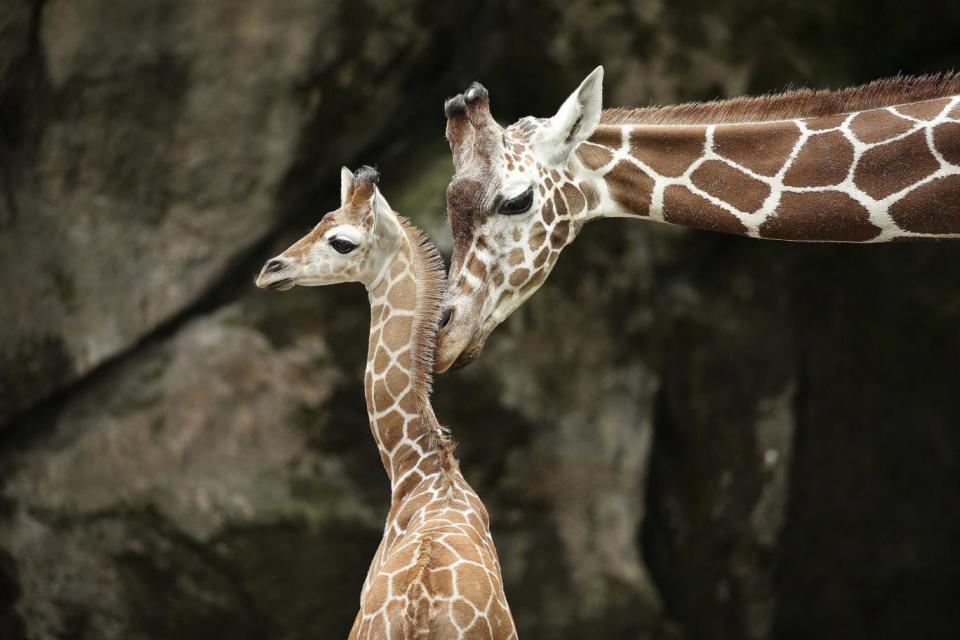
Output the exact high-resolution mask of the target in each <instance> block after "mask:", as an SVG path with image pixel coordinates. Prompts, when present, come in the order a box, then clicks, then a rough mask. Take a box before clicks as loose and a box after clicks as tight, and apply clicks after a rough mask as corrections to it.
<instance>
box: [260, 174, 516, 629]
mask: <svg viewBox="0 0 960 640" xmlns="http://www.w3.org/2000/svg"><path fill="white" fill-rule="evenodd" d="M378 178H379V176H378V175H377V173H376V171H374V170H373V169H371V168H369V167H364V168H362V169H360V170H359V171H357V172H356V173H355V174H351V173H350V171H349V170H347V169H346V168H344V169H342V170H341V172H340V180H341V186H340V208H339V209H337V210H336V211H331V212H330V213H328V214H326V215H325V216H324V217H323V219H322V220H321V221H320V223H319V224H318V225H317V226H316V227H314V229H313V230H312V231H311V232H310V233H308V234H307V235H306V236H304V237H303V238H301V239H300V240H298V241H297V242H296V243H294V244H293V246H291V247H290V248H289V249H287V250H286V251H284V252H283V253H282V254H280V255H279V256H277V257H276V258H272V259H271V260H268V261H267V263H266V264H265V265H264V267H263V271H262V272H261V273H260V276H259V277H258V278H257V286H258V287H268V288H271V289H276V290H278V291H285V290H287V289H290V288H291V287H293V286H294V285H298V284H299V285H304V286H320V285H325V284H335V283H338V282H361V283H363V284H364V285H365V286H366V288H367V291H368V292H369V295H370V309H371V319H370V342H369V348H368V351H367V370H366V375H365V378H364V389H365V393H366V399H367V412H368V414H369V416H370V428H371V430H372V431H373V437H374V439H375V440H376V443H377V448H378V449H379V450H380V457H381V459H382V460H383V466H384V467H385V468H386V470H387V476H389V478H390V486H391V491H392V497H391V504H390V512H389V514H388V515H387V523H386V527H385V528H384V533H383V539H382V540H381V541H380V548H379V549H378V550H377V553H376V555H375V556H374V558H373V562H372V563H371V565H370V571H369V572H368V573H367V579H366V581H365V582H364V585H363V590H362V592H361V594H360V612H359V613H358V614H357V618H356V620H355V621H354V623H353V629H352V630H351V631H350V636H349V637H350V638H351V639H353V638H359V639H367V638H370V639H372V638H398V639H399V638H402V639H405V640H406V639H412V638H431V639H438V640H440V639H446V638H489V639H491V640H500V639H508V638H516V637H517V632H516V629H515V627H514V624H513V618H512V617H511V615H510V608H509V607H508V605H507V601H506V598H505V597H504V594H503V582H502V579H501V577H500V564H499V561H498V560H497V552H496V549H495V548H494V546H493V539H492V538H491V536H490V523H489V518H488V516H487V510H486V509H485V508H484V506H483V503H482V502H481V501H480V498H478V497H477V494H476V493H475V492H474V491H473V489H472V488H471V487H470V485H469V484H467V481H466V480H465V479H464V478H463V475H462V474H461V473H460V469H459V466H458V465H457V461H456V458H454V456H453V444H452V442H451V441H450V438H449V437H448V436H447V434H446V432H445V430H444V428H443V427H441V426H440V424H439V423H438V422H437V419H436V417H435V416H434V413H433V408H432V407H431V405H430V385H431V378H430V376H431V371H432V370H433V356H434V346H435V334H436V327H437V323H438V321H439V315H440V303H441V301H442V299H443V293H444V283H445V278H444V272H443V262H442V260H441V259H440V256H439V254H438V253H437V250H436V248H434V246H433V245H432V244H431V243H430V242H429V240H427V238H426V237H425V236H424V235H423V234H422V233H421V232H420V231H419V230H418V229H417V228H416V227H414V226H413V225H412V224H411V223H410V222H409V221H407V220H406V219H405V218H401V217H399V216H398V215H397V214H395V213H394V212H393V211H392V210H391V209H390V205H389V204H387V201H386V200H385V199H384V197H383V196H382V195H381V194H380V190H379V189H378V188H377V183H378Z"/></svg>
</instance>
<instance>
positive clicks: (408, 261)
mask: <svg viewBox="0 0 960 640" xmlns="http://www.w3.org/2000/svg"><path fill="white" fill-rule="evenodd" d="M402 225H403V227H404V231H405V234H404V236H403V237H402V238H401V245H400V248H399V249H398V250H397V251H396V253H395V255H394V257H393V259H392V263H391V264H390V265H388V266H387V268H386V271H385V273H384V274H383V275H382V276H381V277H379V278H378V282H376V284H375V285H374V286H373V288H372V289H370V291H369V294H370V342H369V348H368V352H367V369H366V375H365V385H364V386H365V394H366V400H367V412H368V415H369V418H370V429H371V430H372V432H373V436H374V439H375V440H376V443H377V448H378V449H379V451H380V457H381V459H382V460H383V466H384V468H385V469H386V471H387V476H388V477H389V478H390V485H391V489H392V492H393V502H394V503H397V502H399V501H400V500H402V499H403V498H404V497H405V496H407V495H409V493H410V491H411V490H412V489H413V488H415V487H416V486H417V485H419V484H420V483H421V482H423V480H425V479H428V478H432V477H433V476H435V475H437V474H443V473H448V472H450V471H451V470H452V469H453V468H454V466H455V462H454V460H453V456H452V453H451V445H450V443H449V440H448V438H447V436H446V435H445V433H444V432H443V430H442V429H441V427H440V425H439V423H438V422H437V419H436V417H435V416H434V413H433V408H432V407H431V405H430V385H431V377H430V376H431V371H432V369H433V352H434V341H435V334H436V326H437V322H438V320H439V313H440V302H441V300H442V298H443V282H444V278H443V268H442V261H441V259H440V257H439V255H438V254H437V252H436V250H435V249H433V248H432V246H431V245H428V244H425V243H424V241H423V239H422V237H421V236H420V232H419V231H418V230H416V229H415V228H414V227H412V226H410V225H408V224H407V223H406V222H405V221H403V222H402Z"/></svg>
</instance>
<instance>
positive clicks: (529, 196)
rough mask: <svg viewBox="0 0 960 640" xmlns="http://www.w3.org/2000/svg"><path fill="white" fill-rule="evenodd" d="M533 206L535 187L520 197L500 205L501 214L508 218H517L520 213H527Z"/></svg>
mask: <svg viewBox="0 0 960 640" xmlns="http://www.w3.org/2000/svg"><path fill="white" fill-rule="evenodd" d="M532 204H533V187H530V188H529V189H527V190H526V191H524V192H523V193H521V194H520V195H518V196H516V197H514V198H510V199H509V200H506V201H504V203H503V204H501V205H500V213H502V214H503V215H506V216H515V215H517V214H520V213H526V212H527V211H529V210H530V206H531V205H532Z"/></svg>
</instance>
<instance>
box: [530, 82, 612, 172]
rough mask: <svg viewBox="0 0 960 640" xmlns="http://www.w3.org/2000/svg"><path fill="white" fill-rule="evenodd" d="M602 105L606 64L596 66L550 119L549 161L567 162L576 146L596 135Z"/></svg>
mask: <svg viewBox="0 0 960 640" xmlns="http://www.w3.org/2000/svg"><path fill="white" fill-rule="evenodd" d="M602 107H603V67H597V68H596V69H594V70H593V71H591V72H590V75H588V76H587V77H586V78H584V80H583V82H581V83H580V86H579V87H577V90H576V91H574V92H573V93H571V94H570V97H569V98H567V99H566V101H564V103H563V104H562V105H561V106H560V110H559V111H557V113H556V115H554V116H553V117H552V118H550V121H549V123H548V124H547V127H546V129H545V130H544V133H543V138H542V141H543V144H544V147H545V148H544V151H546V153H547V157H548V160H550V161H552V162H554V163H555V164H563V163H564V162H566V160H567V158H568V157H569V156H570V153H571V152H572V151H573V149H574V148H575V147H576V146H577V145H578V144H580V143H581V142H583V141H584V140H586V139H587V138H589V137H590V136H591V135H593V130H594V129H596V128H597V124H598V123H599V122H600V111H601V109H602Z"/></svg>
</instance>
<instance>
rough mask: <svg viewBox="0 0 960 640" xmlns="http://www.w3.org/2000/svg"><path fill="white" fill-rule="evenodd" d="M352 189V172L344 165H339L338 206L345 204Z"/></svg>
mask: <svg viewBox="0 0 960 640" xmlns="http://www.w3.org/2000/svg"><path fill="white" fill-rule="evenodd" d="M351 190H353V172H352V171H350V169H347V168H346V167H340V206H341V207H342V206H343V205H345V204H347V200H348V199H349V198H350V191H351Z"/></svg>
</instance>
